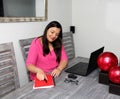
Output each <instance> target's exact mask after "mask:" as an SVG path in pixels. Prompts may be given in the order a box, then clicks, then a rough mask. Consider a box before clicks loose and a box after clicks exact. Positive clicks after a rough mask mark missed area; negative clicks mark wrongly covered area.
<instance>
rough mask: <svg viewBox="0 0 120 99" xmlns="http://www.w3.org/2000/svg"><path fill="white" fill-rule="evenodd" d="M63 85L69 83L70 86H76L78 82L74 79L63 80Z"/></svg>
mask: <svg viewBox="0 0 120 99" xmlns="http://www.w3.org/2000/svg"><path fill="white" fill-rule="evenodd" d="M64 82H65V83H71V84H76V85H78V82H79V81H78V80H74V79H69V78H65V80H64Z"/></svg>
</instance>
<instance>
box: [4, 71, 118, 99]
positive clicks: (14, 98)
mask: <svg viewBox="0 0 120 99" xmlns="http://www.w3.org/2000/svg"><path fill="white" fill-rule="evenodd" d="M67 75H68V74H67V73H65V72H62V74H61V75H60V76H59V77H58V78H56V79H55V87H53V88H48V89H37V90H34V89H33V82H30V83H28V84H26V85H24V86H23V87H21V88H19V89H17V90H16V91H14V92H12V93H10V94H8V95H7V96H5V97H4V98H3V99H120V96H119V95H114V94H110V93H109V92H108V89H109V86H108V85H104V84H100V83H98V75H99V70H98V69H96V70H95V71H93V72H92V73H91V74H90V75H88V76H78V78H77V80H78V81H79V82H78V85H76V84H72V83H65V82H64V80H65V78H67Z"/></svg>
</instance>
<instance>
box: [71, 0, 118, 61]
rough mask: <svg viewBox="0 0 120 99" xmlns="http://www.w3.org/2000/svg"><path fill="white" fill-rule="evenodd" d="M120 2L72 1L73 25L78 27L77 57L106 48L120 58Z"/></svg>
mask: <svg viewBox="0 0 120 99" xmlns="http://www.w3.org/2000/svg"><path fill="white" fill-rule="evenodd" d="M119 12H120V0H72V25H75V26H76V33H75V34H74V37H75V50H76V55H77V56H84V57H89V55H90V53H91V52H92V51H93V50H95V49H97V48H99V47H101V46H105V50H104V51H111V52H113V53H114V54H115V55H116V56H117V57H118V59H119V56H120V44H119V43H120V13H119ZM78 42H79V43H78Z"/></svg>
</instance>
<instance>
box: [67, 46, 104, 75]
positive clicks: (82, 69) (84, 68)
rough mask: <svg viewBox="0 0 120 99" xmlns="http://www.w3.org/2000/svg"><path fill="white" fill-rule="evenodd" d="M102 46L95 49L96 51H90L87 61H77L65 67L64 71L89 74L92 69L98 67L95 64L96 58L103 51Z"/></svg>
mask: <svg viewBox="0 0 120 99" xmlns="http://www.w3.org/2000/svg"><path fill="white" fill-rule="evenodd" d="M103 50H104V47H101V48H99V49H97V50H96V51H94V52H92V53H91V55H90V59H89V62H88V63H86V62H79V63H77V64H75V65H74V66H72V67H70V68H67V69H66V70H65V72H67V73H73V74H77V75H81V76H87V75H89V74H90V73H91V72H92V71H93V70H95V69H96V68H98V66H97V58H98V56H99V55H100V54H101V53H102V52H103Z"/></svg>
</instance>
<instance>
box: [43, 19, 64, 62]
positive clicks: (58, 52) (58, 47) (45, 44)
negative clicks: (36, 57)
mask: <svg viewBox="0 0 120 99" xmlns="http://www.w3.org/2000/svg"><path fill="white" fill-rule="evenodd" d="M51 27H57V28H59V29H60V33H59V35H58V38H57V39H56V40H55V41H53V42H52V45H53V48H54V51H55V54H56V57H57V59H56V61H57V62H58V63H59V62H60V58H61V49H62V26H61V24H60V23H59V22H57V21H52V22H50V23H49V24H48V25H47V26H46V28H45V30H44V34H43V37H42V43H43V55H44V56H45V55H47V54H49V52H50V49H49V46H48V40H47V31H48V29H49V28H51Z"/></svg>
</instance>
